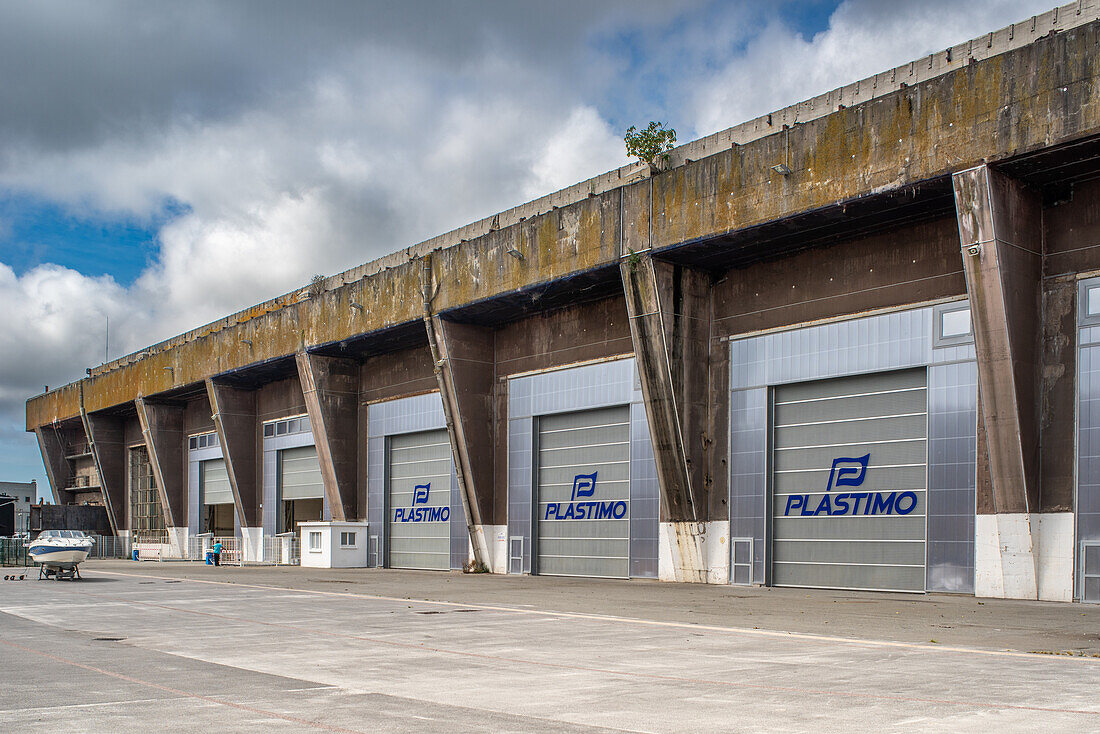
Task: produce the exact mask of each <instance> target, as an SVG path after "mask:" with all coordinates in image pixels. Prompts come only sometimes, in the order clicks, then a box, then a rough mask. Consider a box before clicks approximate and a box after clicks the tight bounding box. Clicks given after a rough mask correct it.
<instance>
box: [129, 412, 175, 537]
mask: <svg viewBox="0 0 1100 734" xmlns="http://www.w3.org/2000/svg"><path fill="white" fill-rule="evenodd" d="M134 407H135V408H137V415H138V422H139V423H140V424H141V435H142V437H143V438H144V439H145V448H146V449H147V450H148V451H149V463H150V464H151V465H152V469H153V477H154V478H155V479H156V480H157V488H158V489H159V490H160V500H161V506H162V509H163V511H164V526H165V527H166V528H169V529H171V528H179V527H181V526H186V524H187V484H186V482H185V480H184V460H183V452H184V440H183V435H184V431H183V406H180V405H171V404H167V403H152V402H149V401H147V400H146V399H145V398H142V397H139V398H138V399H137V400H135V401H134Z"/></svg>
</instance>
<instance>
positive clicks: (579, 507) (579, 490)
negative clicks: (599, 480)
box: [542, 471, 626, 520]
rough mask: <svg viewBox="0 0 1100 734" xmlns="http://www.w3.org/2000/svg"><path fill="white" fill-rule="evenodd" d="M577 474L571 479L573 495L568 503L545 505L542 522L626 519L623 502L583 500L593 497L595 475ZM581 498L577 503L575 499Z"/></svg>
mask: <svg viewBox="0 0 1100 734" xmlns="http://www.w3.org/2000/svg"><path fill="white" fill-rule="evenodd" d="M597 474H599V472H596V471H594V472H592V473H591V474H578V475H576V476H575V477H573V494H572V495H570V497H569V502H548V503H546V515H545V516H543V518H542V519H543V520H622V519H623V518H624V517H626V501H625V500H608V501H605V502H601V501H599V500H596V499H592V500H584V499H583V498H584V497H595V495H596V475H597ZM578 497H579V498H582V499H581V500H579V501H578V499H577V498H578Z"/></svg>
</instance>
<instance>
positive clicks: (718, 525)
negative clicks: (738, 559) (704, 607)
mask: <svg viewBox="0 0 1100 734" xmlns="http://www.w3.org/2000/svg"><path fill="white" fill-rule="evenodd" d="M706 528H707V532H706V534H705V535H704V536H703V554H704V555H703V558H705V559H706V563H707V583H708V584H728V583H729V582H730V523H729V520H716V521H714V522H708V523H707V524H706Z"/></svg>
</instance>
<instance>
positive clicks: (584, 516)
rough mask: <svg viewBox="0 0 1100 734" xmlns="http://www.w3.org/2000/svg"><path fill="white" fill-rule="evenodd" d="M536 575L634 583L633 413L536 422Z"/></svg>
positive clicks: (601, 412)
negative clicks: (594, 578) (631, 480)
mask: <svg viewBox="0 0 1100 734" xmlns="http://www.w3.org/2000/svg"><path fill="white" fill-rule="evenodd" d="M537 471H538V474H537V487H538V495H537V496H538V502H537V504H536V512H537V513H538V514H537V515H536V518H537V522H536V525H537V532H536V539H535V543H536V546H535V550H536V554H535V559H536V562H535V572H536V573H540V574H546V575H558V576H601V577H614V578H627V577H629V576H630V408H629V407H628V406H621V407H614V408H601V409H598V410H588V411H584V412H578V413H563V414H557V415H548V416H543V417H541V418H539V419H538V468H537Z"/></svg>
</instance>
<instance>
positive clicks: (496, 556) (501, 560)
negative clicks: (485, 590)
mask: <svg viewBox="0 0 1100 734" xmlns="http://www.w3.org/2000/svg"><path fill="white" fill-rule="evenodd" d="M478 529H479V532H481V534H482V535H483V536H484V537H485V542H486V544H487V545H488V548H489V560H488V566H489V572H490V573H508V526H507V525H479V526H478ZM470 555H471V557H472V556H473V548H472V547H471V549H470Z"/></svg>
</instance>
